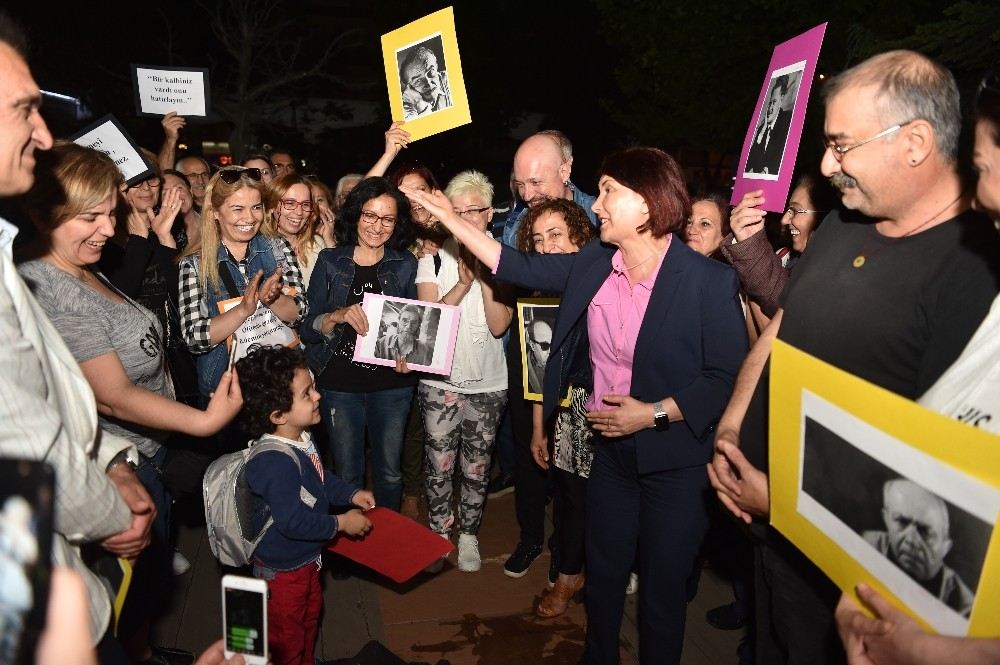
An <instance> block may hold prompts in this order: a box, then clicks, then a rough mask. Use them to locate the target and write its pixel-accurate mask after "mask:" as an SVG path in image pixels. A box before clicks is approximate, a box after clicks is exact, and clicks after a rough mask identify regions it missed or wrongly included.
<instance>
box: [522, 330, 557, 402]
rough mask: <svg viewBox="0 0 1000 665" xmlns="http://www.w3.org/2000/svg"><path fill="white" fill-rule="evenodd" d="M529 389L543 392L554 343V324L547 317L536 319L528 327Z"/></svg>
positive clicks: (534, 391)
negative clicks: (550, 352) (546, 370)
mask: <svg viewBox="0 0 1000 665" xmlns="http://www.w3.org/2000/svg"><path fill="white" fill-rule="evenodd" d="M526 332H527V335H526V337H527V340H526V341H527V345H526V348H527V354H526V355H527V359H528V391H529V392H533V393H541V392H542V381H543V379H544V377H545V363H547V362H548V360H549V349H550V348H551V345H552V325H551V324H550V323H549V322H548V321H546V320H545V319H535V320H534V321H532V322H531V323H530V324H528V328H527V331H526Z"/></svg>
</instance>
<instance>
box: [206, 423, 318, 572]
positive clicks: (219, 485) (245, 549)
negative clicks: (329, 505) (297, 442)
mask: <svg viewBox="0 0 1000 665" xmlns="http://www.w3.org/2000/svg"><path fill="white" fill-rule="evenodd" d="M271 450H277V451H280V452H283V453H285V454H286V455H288V456H289V457H291V458H292V459H293V460H295V466H296V467H298V469H299V473H301V472H302V466H301V464H300V463H299V457H298V455H296V454H295V451H294V450H292V447H291V446H289V445H288V444H286V443H279V442H277V441H267V440H266V439H265V440H263V441H259V442H257V443H256V444H254V445H252V446H250V447H248V448H245V449H244V450H238V451H236V452H235V453H229V454H227V455H223V456H222V457H220V458H219V459H217V460H215V461H214V462H212V463H211V464H209V465H208V469H206V471H205V478H204V480H202V485H201V487H202V493H203V494H204V498H205V525H206V526H207V529H206V530H207V531H208V546H209V547H210V548H211V550H212V554H213V555H214V556H215V558H216V559H218V560H219V562H220V563H222V565H224V566H245V565H247V564H249V563H250V561H251V557H252V556H253V553H254V550H255V549H257V544H258V543H259V542H260V541H261V539H262V538H263V537H264V534H265V533H267V530H268V529H270V528H271V525H272V524H273V523H274V518H273V517H272V516H271V514H270V508H267V507H266V506H265V509H266V510H267V511H268V515H267V521H266V522H265V523H264V526H263V527H261V529H260V531H259V532H257V533H254V528H253V515H254V512H255V510H256V509H258V508H260V506H261V500H260V498H259V497H257V496H254V494H253V492H252V491H250V488H249V487H248V486H247V481H246V465H247V462H249V461H250V459H251V458H253V457H255V456H256V455H259V454H260V453H264V452H268V451H271Z"/></svg>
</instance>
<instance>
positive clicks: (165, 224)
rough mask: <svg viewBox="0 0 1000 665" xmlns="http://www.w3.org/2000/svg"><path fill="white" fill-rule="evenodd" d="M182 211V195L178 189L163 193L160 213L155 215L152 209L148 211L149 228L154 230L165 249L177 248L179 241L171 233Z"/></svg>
mask: <svg viewBox="0 0 1000 665" xmlns="http://www.w3.org/2000/svg"><path fill="white" fill-rule="evenodd" d="M180 210H181V193H180V191H178V190H177V189H173V188H171V189H168V190H166V191H165V192H164V193H163V199H162V200H161V201H160V212H159V213H158V214H155V215H154V214H153V209H152V208H147V209H146V217H147V218H148V219H149V227H150V228H151V229H153V233H155V234H156V238H157V239H158V240H159V241H160V244H161V245H163V246H164V247H176V246H177V241H176V240H174V236H173V235H172V234H171V233H170V229H171V228H173V226H174V220H175V219H177V213H179V212H180Z"/></svg>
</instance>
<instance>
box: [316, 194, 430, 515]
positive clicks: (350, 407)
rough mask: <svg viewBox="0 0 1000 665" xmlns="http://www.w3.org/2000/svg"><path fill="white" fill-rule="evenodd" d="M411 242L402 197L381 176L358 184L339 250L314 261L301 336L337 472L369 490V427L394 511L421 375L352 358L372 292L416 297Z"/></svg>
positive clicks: (385, 502) (382, 496)
mask: <svg viewBox="0 0 1000 665" xmlns="http://www.w3.org/2000/svg"><path fill="white" fill-rule="evenodd" d="M411 237H412V236H411V235H410V206H409V205H408V204H407V202H406V198H404V197H403V195H402V194H400V192H399V190H398V189H396V187H395V186H393V185H392V184H391V183H390V182H389V181H388V180H386V179H384V178H366V179H364V180H362V181H361V182H360V183H358V185H357V186H356V187H355V188H354V189H353V190H351V193H350V194H349V195H348V197H347V200H346V201H345V202H344V206H343V208H342V210H341V211H340V214H339V216H338V218H337V246H336V247H334V248H332V249H325V250H323V251H322V252H320V254H319V257H318V259H317V260H316V266H315V268H314V269H313V274H312V277H313V278H312V279H311V280H310V282H309V293H308V299H309V309H310V313H309V316H307V317H306V319H305V320H304V321H303V322H302V326H301V328H300V331H299V332H300V334H301V336H302V341H304V342H305V343H306V349H307V351H308V354H309V364H310V367H311V368H312V370H313V372H314V373H315V374H316V386H317V388H318V389H319V392H320V394H321V395H322V396H323V403H322V413H323V424H324V426H325V427H326V431H327V435H328V436H329V440H330V444H331V447H332V450H333V460H334V468H335V469H336V470H337V473H338V474H340V477H341V478H343V479H344V480H346V481H347V482H349V483H353V484H355V485H362V484H363V483H364V478H365V474H364V469H365V430H366V429H367V430H368V440H369V442H370V444H371V450H372V458H373V459H372V463H373V474H372V476H373V479H374V491H375V498H376V500H377V501H378V504H379V505H380V506H386V507H388V508H392V509H393V510H399V506H400V500H401V495H402V485H401V470H400V458H401V455H402V450H403V434H404V430H405V428H406V417H407V414H408V413H409V408H410V401H411V399H412V397H413V388H414V385H415V384H416V376H415V375H412V374H405V373H403V372H404V371H405V363H403V364H402V366H398V367H397V369H398V370H400V371H398V372H397V371H393V370H392V369H391V368H389V367H381V366H377V365H369V364H366V363H361V362H355V361H354V360H353V357H354V347H355V344H356V343H357V339H358V336H359V335H366V334H368V319H367V318H366V316H365V312H364V310H363V309H362V308H361V302H362V300H364V295H365V293H381V294H384V295H387V296H397V297H402V298H416V295H417V292H416V287H415V286H414V281H413V280H414V278H415V277H416V273H417V260H416V259H415V258H414V256H413V254H411V253H410V252H409V251H408V250H407V249H406V248H407V247H409V244H410V242H411ZM334 413H336V417H334Z"/></svg>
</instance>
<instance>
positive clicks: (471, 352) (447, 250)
mask: <svg viewBox="0 0 1000 665" xmlns="http://www.w3.org/2000/svg"><path fill="white" fill-rule="evenodd" d="M458 249H459V248H458V243H457V242H456V241H455V239H454V238H449V239H448V240H446V241H445V242H444V244H443V245H442V246H441V249H439V250H438V257H439V258H440V259H441V269H440V270H439V271H438V273H437V274H436V275H435V274H434V257H433V256H430V255H427V256H424V257H423V258H422V259H420V261H418V262H417V278H416V280H415V281H416V283H417V284H426V283H431V284H435V285H436V286H437V287H438V298H439V299H440V298H443V297H444V296H445V294H447V293H448V291H450V290H451V289H452V287H454V286H455V285H456V284H458ZM458 307H459V309H460V310H461V317H460V319H459V324H458V338H457V340H456V342H455V355H454V360H453V362H452V366H451V374H450V375H449V376H447V377H442V378H440V379H423V380H421V383H423V384H425V385H428V386H431V387H434V388H441V389H443V390H450V391H452V392H457V393H465V394H471V393H488V392H494V391H497V390H506V389H507V361H506V359H505V358H504V351H503V340H502V339H498V338H496V337H494V336H493V333H491V332H490V328H489V326H488V325H487V324H486V309H485V307H484V305H483V291H482V288H481V287H480V284H479V280H478V279H477V280H475V281H473V282H472V286H471V287H470V288H469V291H468V293H466V294H465V297H464V298H462V302H461V303H459V305H458Z"/></svg>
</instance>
